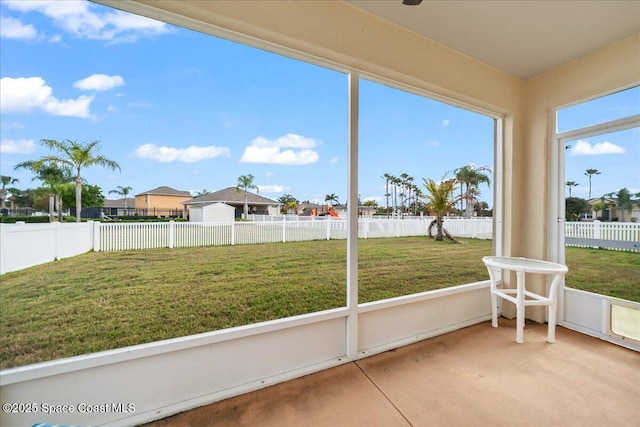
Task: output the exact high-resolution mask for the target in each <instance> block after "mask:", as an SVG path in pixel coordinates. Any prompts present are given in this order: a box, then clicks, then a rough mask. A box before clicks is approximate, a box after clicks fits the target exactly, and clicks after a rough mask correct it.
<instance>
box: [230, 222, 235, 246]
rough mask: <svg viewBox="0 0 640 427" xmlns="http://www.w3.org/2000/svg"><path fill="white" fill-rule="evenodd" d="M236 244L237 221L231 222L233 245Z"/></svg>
mask: <svg viewBox="0 0 640 427" xmlns="http://www.w3.org/2000/svg"><path fill="white" fill-rule="evenodd" d="M235 244H236V222H235V221H233V222H232V223H231V246H233V245H235Z"/></svg>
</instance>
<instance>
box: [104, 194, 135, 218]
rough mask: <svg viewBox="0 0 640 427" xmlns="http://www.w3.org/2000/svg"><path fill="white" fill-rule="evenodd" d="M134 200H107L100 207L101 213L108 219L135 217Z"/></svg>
mask: <svg viewBox="0 0 640 427" xmlns="http://www.w3.org/2000/svg"><path fill="white" fill-rule="evenodd" d="M135 211H136V209H135V198H133V197H127V198H126V199H125V198H124V197H123V198H120V199H115V200H110V199H107V200H105V201H104V204H103V205H102V213H103V215H106V216H108V217H117V216H128V215H135Z"/></svg>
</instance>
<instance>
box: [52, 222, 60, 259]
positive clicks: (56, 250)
mask: <svg viewBox="0 0 640 427" xmlns="http://www.w3.org/2000/svg"><path fill="white" fill-rule="evenodd" d="M51 224H53V228H54V236H53V252H54V253H53V259H54V260H56V261H57V260H58V254H59V253H60V223H59V222H53V223H51Z"/></svg>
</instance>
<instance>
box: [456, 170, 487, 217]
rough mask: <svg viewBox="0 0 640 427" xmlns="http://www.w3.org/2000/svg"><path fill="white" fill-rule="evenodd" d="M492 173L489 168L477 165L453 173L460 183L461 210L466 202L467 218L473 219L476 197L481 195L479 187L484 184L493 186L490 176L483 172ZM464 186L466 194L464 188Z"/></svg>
mask: <svg viewBox="0 0 640 427" xmlns="http://www.w3.org/2000/svg"><path fill="white" fill-rule="evenodd" d="M485 171H486V172H491V168H489V167H488V166H480V167H476V166H475V165H466V166H462V167H460V168H458V169H456V170H454V171H453V173H454V174H455V177H456V180H457V181H458V182H459V183H460V209H461V210H462V200H464V201H465V209H464V210H465V217H467V218H471V213H472V210H473V205H474V202H475V200H476V196H478V195H480V190H479V188H478V187H479V186H480V184H482V183H486V184H487V185H489V186H490V185H491V180H490V179H489V176H488V175H487V174H485V173H483V172H485ZM463 186H464V193H463V191H462V187H463Z"/></svg>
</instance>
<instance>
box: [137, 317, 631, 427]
mask: <svg viewBox="0 0 640 427" xmlns="http://www.w3.org/2000/svg"><path fill="white" fill-rule="evenodd" d="M546 333H547V328H546V325H541V324H537V323H533V322H532V323H529V322H528V323H527V325H526V328H525V333H524V344H516V343H515V322H514V321H511V320H506V319H500V328H498V329H494V328H492V327H491V324H490V322H485V323H482V324H479V325H475V326H472V327H468V328H465V329H462V330H459V331H455V332H453V333H449V334H445V335H442V336H439V337H435V338H432V339H429V340H424V341H421V342H418V343H416V344H412V345H409V346H406V347H402V348H399V349H396V350H392V351H388V352H385V353H382V354H378V355H376V356H372V357H369V358H366V359H362V360H359V361H357V362H352V363H348V364H346V365H342V366H339V367H336V368H333V369H328V370H326V371H322V372H319V373H316V374H312V375H308V376H305V377H302V378H298V379H295V380H292V381H288V382H286V383H282V384H278V385H275V386H272V387H268V388H265V389H262V390H258V391H255V392H252V393H248V394H245V395H242V396H238V397H235V398H231V399H227V400H224V401H221V402H217V403H214V404H212V405H207V406H203V407H201V408H197V409H194V410H191V411H188V412H185V413H182V414H178V415H175V416H172V417H168V418H165V419H163V420H159V421H156V422H154V423H151V424H149V425H150V426H194V427H195V426H231V425H233V426H258V425H259V426H409V425H411V426H463V425H464V426H487V425H492V426H502V425H504V426H507V425H509V426H512V425H514V424H515V425H522V426H529V425H530V426H539V425H547V426H581V427H582V426H603V425H607V426H629V425H640V411H638V410H637V408H638V402H640V353H637V352H634V351H632V350H628V349H625V348H622V347H619V346H616V345H613V344H610V343H607V342H604V341H601V340H598V339H595V338H592V337H589V336H586V335H584V334H581V333H578V332H574V331H570V330H568V329H565V328H561V327H558V328H557V330H556V343H555V344H549V343H547V342H546Z"/></svg>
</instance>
